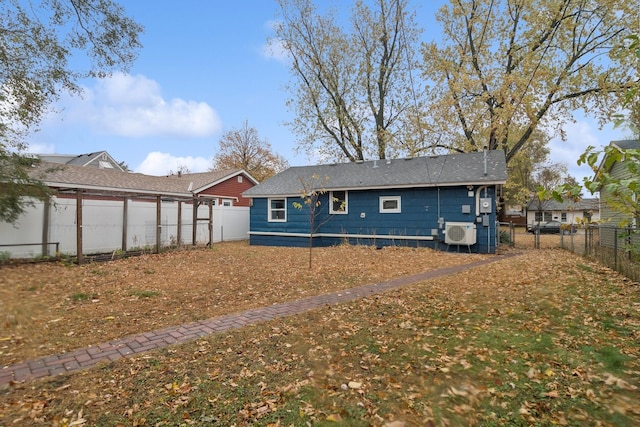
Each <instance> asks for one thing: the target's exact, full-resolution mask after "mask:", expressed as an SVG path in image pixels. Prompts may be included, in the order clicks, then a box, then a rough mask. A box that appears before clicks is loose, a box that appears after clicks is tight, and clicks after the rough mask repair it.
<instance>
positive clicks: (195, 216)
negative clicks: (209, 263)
mask: <svg viewBox="0 0 640 427" xmlns="http://www.w3.org/2000/svg"><path fill="white" fill-rule="evenodd" d="M197 227H198V199H197V198H196V197H194V198H193V226H192V227H191V245H192V246H195V245H196V228H197Z"/></svg>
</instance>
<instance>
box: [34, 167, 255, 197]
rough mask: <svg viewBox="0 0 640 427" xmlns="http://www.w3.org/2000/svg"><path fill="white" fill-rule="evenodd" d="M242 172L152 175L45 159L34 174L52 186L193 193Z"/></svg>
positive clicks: (126, 191) (119, 190)
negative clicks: (64, 163) (52, 161)
mask: <svg viewBox="0 0 640 427" xmlns="http://www.w3.org/2000/svg"><path fill="white" fill-rule="evenodd" d="M241 173H244V171H243V170H241V169H236V170H223V171H212V172H204V173H194V174H181V176H178V175H169V176H152V175H144V174H140V173H131V172H122V171H119V170H115V169H98V168H87V167H84V166H77V165H69V164H66V165H61V164H59V163H51V162H41V163H40V165H39V166H37V167H36V168H34V170H33V172H32V176H33V177H34V178H37V179H40V180H42V181H44V182H45V183H46V184H47V185H48V186H50V187H53V188H59V189H84V190H88V191H93V192H100V191H104V192H120V193H132V194H148V195H166V196H176V197H191V196H192V195H193V194H197V193H198V192H199V191H202V190H203V189H206V188H209V187H211V186H212V185H215V184H217V183H218V182H221V181H224V180H226V179H228V178H231V177H233V176H236V175H239V174H241ZM244 174H245V175H247V176H248V174H246V173H244Z"/></svg>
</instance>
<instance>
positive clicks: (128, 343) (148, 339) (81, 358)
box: [0, 255, 509, 387]
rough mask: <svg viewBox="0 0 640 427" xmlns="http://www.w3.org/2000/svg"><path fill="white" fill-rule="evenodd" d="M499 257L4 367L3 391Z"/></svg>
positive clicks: (1, 371) (1, 374)
mask: <svg viewBox="0 0 640 427" xmlns="http://www.w3.org/2000/svg"><path fill="white" fill-rule="evenodd" d="M506 256H509V255H506ZM504 258H505V255H498V256H495V257H491V258H488V259H485V260H480V261H475V262H472V263H468V264H463V265H457V266H453V267H446V268H440V269H437V270H432V271H427V272H424V273H420V274H415V275H412V276H406V277H400V278H397V279H392V280H387V281H384V282H380V283H375V284H371V285H365V286H360V287H357V288H351V289H346V290H343V291H338V292H332V293H329V294H323V295H316V296H313V297H309V298H304V299H300V300H296V301H290V302H285V303H281V304H274V305H271V306H268V307H262V308H255V309H252V310H247V311H242V312H239V313H234V314H228V315H225V316H220V317H215V318H213V319H208V320H202V321H199V322H193V323H188V324H185V325H180V326H174V327H169V328H165V329H159V330H156V331H151V332H145V333H143V334H140V335H130V336H127V337H124V338H122V339H117V340H113V341H109V342H106V343H103V344H98V345H95V346H91V347H87V348H81V349H78V350H75V351H72V352H69V353H61V354H56V355H52V356H47V357H43V358H40V359H34V360H29V361H26V362H23V363H18V364H14V365H9V366H4V367H3V368H2V369H0V387H2V386H7V385H8V384H11V382H20V381H29V380H33V379H36V378H43V377H47V376H53V375H59V374H62V373H65V372H72V371H78V370H81V369H86V368H90V367H92V366H95V365H96V364H98V363H101V362H109V361H114V360H118V359H121V358H123V357H127V356H131V355H134V354H139V353H142V352H145V351H149V350H154V349H157V348H162V347H167V346H169V345H173V344H178V343H183V342H186V341H191V340H194V339H196V338H199V337H203V336H206V335H210V334H214V333H217V332H223V331H227V330H229V329H236V328H241V327H243V326H245V325H250V324H254V323H259V322H265V321H268V320H272V319H276V318H279V317H285V316H292V315H295V314H300V313H304V312H306V311H310V310H313V309H315V308H318V307H323V306H325V305H331V304H338V303H341V302H347V301H352V300H354V299H357V298H363V297H366V296H369V295H373V294H376V293H380V292H385V291H388V290H390V289H396V288H400V287H403V286H407V285H411V284H413V283H417V282H421V281H424V280H428V279H434V278H437V277H442V276H445V275H448V274H453V273H457V272H460V271H463V270H467V269H469V268H473V267H477V266H480V265H483V264H488V263H491V262H495V261H499V260H501V259H504Z"/></svg>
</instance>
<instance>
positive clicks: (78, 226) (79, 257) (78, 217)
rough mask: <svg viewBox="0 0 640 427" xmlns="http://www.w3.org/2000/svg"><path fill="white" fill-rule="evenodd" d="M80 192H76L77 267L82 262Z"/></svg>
mask: <svg viewBox="0 0 640 427" xmlns="http://www.w3.org/2000/svg"><path fill="white" fill-rule="evenodd" d="M82 201H83V197H82V190H80V189H78V190H76V259H77V260H78V265H79V264H82V261H83V258H84V256H83V253H82V252H83V248H82Z"/></svg>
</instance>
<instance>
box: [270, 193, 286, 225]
mask: <svg viewBox="0 0 640 427" xmlns="http://www.w3.org/2000/svg"><path fill="white" fill-rule="evenodd" d="M286 221H287V199H269V222H286Z"/></svg>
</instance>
